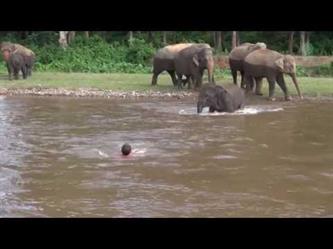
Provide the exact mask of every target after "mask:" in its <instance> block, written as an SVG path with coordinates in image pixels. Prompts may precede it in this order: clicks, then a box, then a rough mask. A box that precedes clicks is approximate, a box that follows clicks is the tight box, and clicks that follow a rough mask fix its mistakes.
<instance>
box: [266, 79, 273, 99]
mask: <svg viewBox="0 0 333 249" xmlns="http://www.w3.org/2000/svg"><path fill="white" fill-rule="evenodd" d="M267 80H268V84H269V95H268V98H269V100H271V101H274V100H275V98H274V90H275V78H268V79H267Z"/></svg>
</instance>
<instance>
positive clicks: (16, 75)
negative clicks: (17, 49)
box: [14, 68, 20, 80]
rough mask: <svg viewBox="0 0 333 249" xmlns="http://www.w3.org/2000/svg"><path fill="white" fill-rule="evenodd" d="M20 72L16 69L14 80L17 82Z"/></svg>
mask: <svg viewBox="0 0 333 249" xmlns="http://www.w3.org/2000/svg"><path fill="white" fill-rule="evenodd" d="M19 72H20V70H18V69H17V68H14V78H15V79H16V80H18V79H19Z"/></svg>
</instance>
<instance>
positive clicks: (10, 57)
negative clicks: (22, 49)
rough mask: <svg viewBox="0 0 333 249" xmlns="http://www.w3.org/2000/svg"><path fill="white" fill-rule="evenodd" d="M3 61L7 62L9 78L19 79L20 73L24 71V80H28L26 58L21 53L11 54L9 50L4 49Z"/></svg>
mask: <svg viewBox="0 0 333 249" xmlns="http://www.w3.org/2000/svg"><path fill="white" fill-rule="evenodd" d="M2 56H3V59H4V60H5V61H6V66H7V70H8V78H9V80H12V77H13V75H14V78H15V79H16V80H18V79H19V73H20V71H22V76H23V79H26V78H27V73H28V72H27V66H26V64H25V61H24V56H23V55H22V54H20V53H11V52H10V51H9V50H7V49H4V50H3V51H2Z"/></svg>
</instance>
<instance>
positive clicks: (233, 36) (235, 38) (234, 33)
mask: <svg viewBox="0 0 333 249" xmlns="http://www.w3.org/2000/svg"><path fill="white" fill-rule="evenodd" d="M235 47H237V31H232V40H231V48H232V49H234V48H235Z"/></svg>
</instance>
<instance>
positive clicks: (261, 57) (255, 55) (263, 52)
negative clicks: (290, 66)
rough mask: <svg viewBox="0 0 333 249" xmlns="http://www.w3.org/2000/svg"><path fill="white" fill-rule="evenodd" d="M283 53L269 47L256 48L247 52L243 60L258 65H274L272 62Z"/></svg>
mask: <svg viewBox="0 0 333 249" xmlns="http://www.w3.org/2000/svg"><path fill="white" fill-rule="evenodd" d="M283 56H284V55H283V54H281V53H279V52H277V51H274V50H270V49H258V50H256V51H253V52H252V53H250V54H248V55H247V56H246V57H245V59H244V62H245V63H247V64H250V65H259V66H263V65H264V66H267V67H273V68H274V67H275V64H274V62H275V61H276V60H277V59H279V58H282V57H283Z"/></svg>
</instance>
